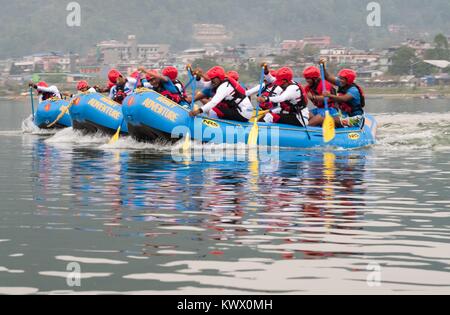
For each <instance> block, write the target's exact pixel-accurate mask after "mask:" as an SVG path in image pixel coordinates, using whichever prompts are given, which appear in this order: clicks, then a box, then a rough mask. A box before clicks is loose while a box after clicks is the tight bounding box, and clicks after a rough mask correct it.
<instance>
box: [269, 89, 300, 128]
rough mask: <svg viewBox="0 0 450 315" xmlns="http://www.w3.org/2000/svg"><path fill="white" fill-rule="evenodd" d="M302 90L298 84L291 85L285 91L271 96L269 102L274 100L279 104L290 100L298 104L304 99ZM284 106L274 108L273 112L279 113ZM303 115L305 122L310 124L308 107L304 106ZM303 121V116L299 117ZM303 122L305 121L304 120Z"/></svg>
mask: <svg viewBox="0 0 450 315" xmlns="http://www.w3.org/2000/svg"><path fill="white" fill-rule="evenodd" d="M302 97H303V96H302V92H301V90H300V88H299V87H298V86H297V85H290V86H288V87H287V88H286V90H285V91H284V92H282V93H281V94H279V95H277V96H272V97H269V102H272V103H274V104H279V103H283V102H290V103H292V104H298V103H300V102H301V100H302ZM282 110H283V109H282V108H281V107H280V106H279V107H277V108H274V109H272V112H273V113H276V114H279V113H281V112H282ZM302 116H303V119H304V121H305V123H306V124H307V125H308V122H309V110H308V108H304V109H303V110H302ZM298 118H299V119H300V121H301V117H298ZM302 122H303V121H302Z"/></svg>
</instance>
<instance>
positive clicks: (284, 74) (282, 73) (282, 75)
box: [275, 67, 294, 85]
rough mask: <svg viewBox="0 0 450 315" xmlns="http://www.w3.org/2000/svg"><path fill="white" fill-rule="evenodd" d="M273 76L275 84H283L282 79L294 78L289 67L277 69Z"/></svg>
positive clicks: (290, 79)
mask: <svg viewBox="0 0 450 315" xmlns="http://www.w3.org/2000/svg"><path fill="white" fill-rule="evenodd" d="M275 78H276V79H277V80H276V81H275V84H276V85H281V84H283V80H287V81H292V80H293V79H294V71H292V69H291V68H288V67H284V68H281V69H280V70H278V71H277V73H276V76H275Z"/></svg>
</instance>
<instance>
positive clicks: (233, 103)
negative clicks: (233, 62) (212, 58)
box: [213, 78, 247, 109]
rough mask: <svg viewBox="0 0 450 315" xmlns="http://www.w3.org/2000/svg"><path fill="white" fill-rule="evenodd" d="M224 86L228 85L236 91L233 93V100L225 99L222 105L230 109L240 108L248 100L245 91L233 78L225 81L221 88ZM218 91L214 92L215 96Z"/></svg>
mask: <svg viewBox="0 0 450 315" xmlns="http://www.w3.org/2000/svg"><path fill="white" fill-rule="evenodd" d="M223 84H227V85H230V86H232V87H233V89H234V91H233V93H232V95H231V96H232V97H233V98H232V99H231V100H226V99H224V100H223V101H222V103H224V104H226V105H227V106H228V108H230V109H231V108H238V107H239V105H240V104H241V103H242V102H243V101H244V100H245V99H246V98H247V95H246V92H245V89H244V88H243V87H242V86H241V85H240V84H239V83H238V82H237V81H236V80H233V79H231V78H227V79H225V80H224V81H223V82H222V84H220V86H222V85H223ZM216 91H217V89H215V90H213V94H215V93H216Z"/></svg>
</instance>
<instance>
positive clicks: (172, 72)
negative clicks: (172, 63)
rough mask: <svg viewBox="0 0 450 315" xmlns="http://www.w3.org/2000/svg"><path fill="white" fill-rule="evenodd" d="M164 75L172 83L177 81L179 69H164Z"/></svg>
mask: <svg viewBox="0 0 450 315" xmlns="http://www.w3.org/2000/svg"><path fill="white" fill-rule="evenodd" d="M162 75H163V76H165V77H168V78H169V79H170V80H172V81H175V80H176V79H177V78H178V69H177V68H175V67H167V68H165V69H163V71H162Z"/></svg>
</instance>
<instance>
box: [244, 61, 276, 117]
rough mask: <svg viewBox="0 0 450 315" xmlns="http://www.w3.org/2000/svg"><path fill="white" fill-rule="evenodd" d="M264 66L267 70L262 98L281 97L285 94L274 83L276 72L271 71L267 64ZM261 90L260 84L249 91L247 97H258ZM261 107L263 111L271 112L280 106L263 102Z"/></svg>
mask: <svg viewBox="0 0 450 315" xmlns="http://www.w3.org/2000/svg"><path fill="white" fill-rule="evenodd" d="M262 66H263V67H264V68H265V71H264V73H265V75H266V76H265V78H264V83H263V87H262V92H261V96H262V97H273V96H279V95H281V94H282V93H283V89H282V88H281V87H280V86H278V85H276V84H275V83H274V82H275V76H276V71H275V70H270V69H269V66H268V65H267V64H263V65H262ZM269 81H271V82H272V83H269ZM260 89H261V86H260V85H259V84H258V85H257V86H255V87H254V88H251V89H249V90H247V96H248V97H250V96H253V95H257V94H258V93H259V91H260ZM259 107H260V108H261V109H262V110H270V109H273V108H276V107H278V104H274V103H272V102H262V103H259Z"/></svg>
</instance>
